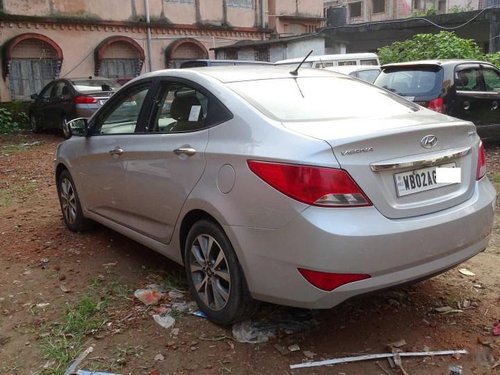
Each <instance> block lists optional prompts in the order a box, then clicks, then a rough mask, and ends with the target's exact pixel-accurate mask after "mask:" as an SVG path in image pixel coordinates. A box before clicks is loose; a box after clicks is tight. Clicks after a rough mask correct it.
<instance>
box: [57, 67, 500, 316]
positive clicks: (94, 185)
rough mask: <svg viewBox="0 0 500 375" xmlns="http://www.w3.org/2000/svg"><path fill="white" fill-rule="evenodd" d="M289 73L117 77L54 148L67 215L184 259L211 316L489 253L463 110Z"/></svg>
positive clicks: (76, 224)
mask: <svg viewBox="0 0 500 375" xmlns="http://www.w3.org/2000/svg"><path fill="white" fill-rule="evenodd" d="M294 73H296V72H292V73H290V68H289V67H265V66H259V67H253V66H252V67H248V66H246V67H243V66H240V67H221V68H218V67H210V68H196V69H184V70H164V71H157V72H154V73H149V74H146V75H144V76H141V77H138V78H136V79H134V80H133V81H131V82H129V83H128V84H127V85H125V86H124V87H123V88H122V89H120V90H119V91H118V92H117V93H116V94H115V95H113V97H111V98H110V99H109V100H108V101H107V102H106V103H105V104H104V106H103V107H102V108H101V109H99V110H98V112H96V114H95V115H94V116H93V117H92V118H91V119H90V120H88V121H87V120H85V119H77V120H73V121H72V122H71V123H70V124H69V126H70V128H71V131H72V132H73V136H72V137H71V138H70V139H68V140H66V141H64V142H63V143H61V144H60V145H59V146H58V148H57V155H56V181H57V189H58V194H59V199H60V203H61V209H62V213H63V217H64V221H65V223H66V225H67V227H68V228H69V229H70V230H72V231H82V230H84V229H85V228H86V227H87V225H88V223H89V220H92V221H97V222H99V223H101V224H103V225H105V226H107V227H109V228H112V229H114V230H115V231H117V232H120V233H122V234H124V235H126V236H128V237H130V238H132V239H134V240H136V241H137V242H140V243H142V244H144V245H146V246H148V247H150V248H152V249H154V250H156V251H158V252H160V253H162V254H164V255H165V256H167V257H169V258H171V259H173V260H175V261H176V262H178V263H181V264H184V266H185V270H186V275H187V281H188V284H189V286H190V290H191V292H192V295H193V297H194V299H195V300H196V302H197V303H198V305H199V307H200V309H201V310H202V311H204V312H205V313H206V314H207V315H208V317H209V318H210V319H211V320H212V321H214V322H216V323H220V324H228V323H231V322H235V321H237V320H240V319H243V318H244V317H246V316H247V314H248V312H249V311H251V310H252V308H251V307H252V306H254V303H253V301H254V300H261V301H267V302H272V303H277V304H283V305H291V306H296V307H303V308H321V309H324V308H331V307H333V306H335V305H337V304H339V303H341V302H342V301H344V300H346V299H348V298H350V297H353V296H355V295H358V294H362V293H366V292H370V291H374V290H378V289H381V288H387V287H391V286H395V285H399V284H402V283H406V282H410V281H416V280H420V279H423V278H426V277H431V276H432V275H435V274H438V273H440V272H443V271H445V270H447V269H449V268H451V267H453V266H455V265H457V264H459V263H461V262H463V261H465V260H466V259H468V258H470V257H472V256H474V255H475V254H477V253H478V252H480V251H482V250H483V249H485V247H486V246H487V244H488V240H489V235H490V231H491V228H492V220H493V212H494V209H493V208H494V207H493V206H494V201H495V190H494V189H493V187H492V185H491V184H490V182H489V181H488V179H487V177H486V176H485V173H486V167H485V155H484V149H483V146H482V144H481V142H480V139H479V137H478V136H477V134H476V128H475V127H474V125H473V124H472V123H470V122H466V121H462V120H457V119H455V118H452V117H448V116H444V115H441V114H438V113H436V112H433V111H430V110H427V109H425V108H422V107H420V106H418V105H416V104H414V103H411V102H409V101H407V100H405V99H403V98H401V97H399V96H397V95H394V94H392V93H390V92H388V91H386V90H383V89H380V88H377V87H375V86H372V85H370V84H367V83H365V82H362V81H360V80H358V79H355V78H351V77H349V76H346V75H342V74H338V73H333V72H328V71H325V70H322V69H300V70H299V71H298V73H297V75H294ZM332 88H334V90H332Z"/></svg>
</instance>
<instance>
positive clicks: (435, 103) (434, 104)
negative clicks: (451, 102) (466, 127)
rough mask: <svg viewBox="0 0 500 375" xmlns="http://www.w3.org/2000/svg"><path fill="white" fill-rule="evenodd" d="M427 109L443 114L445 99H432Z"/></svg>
mask: <svg viewBox="0 0 500 375" xmlns="http://www.w3.org/2000/svg"><path fill="white" fill-rule="evenodd" d="M427 108H429V109H431V110H433V111H436V112H439V113H443V112H444V107H443V98H436V99H432V100H431V101H430V102H429V103H427Z"/></svg>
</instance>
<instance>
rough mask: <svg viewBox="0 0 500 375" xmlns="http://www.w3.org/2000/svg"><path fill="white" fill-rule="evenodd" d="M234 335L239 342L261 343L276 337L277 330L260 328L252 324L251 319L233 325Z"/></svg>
mask: <svg viewBox="0 0 500 375" xmlns="http://www.w3.org/2000/svg"><path fill="white" fill-rule="evenodd" d="M233 337H234V338H235V339H236V341H238V342H245V343H249V344H260V343H263V342H267V341H269V339H270V338H273V337H275V332H274V330H266V329H263V328H260V329H259V328H257V327H255V326H253V325H252V321H251V320H246V321H244V322H241V323H236V324H234V325H233Z"/></svg>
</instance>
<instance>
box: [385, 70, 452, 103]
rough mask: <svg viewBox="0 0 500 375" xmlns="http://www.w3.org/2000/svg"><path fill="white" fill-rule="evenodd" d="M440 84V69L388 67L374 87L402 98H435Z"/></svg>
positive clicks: (441, 78)
mask: <svg viewBox="0 0 500 375" xmlns="http://www.w3.org/2000/svg"><path fill="white" fill-rule="evenodd" d="M442 82H443V69H442V68H440V67H430V66H429V67H427V66H422V67H389V68H386V69H384V70H382V73H380V75H379V76H378V77H377V79H376V80H375V85H377V86H379V87H383V88H384V89H387V90H389V91H392V92H395V93H396V94H398V95H402V96H411V97H436V96H438V94H439V92H440V91H441V84H442Z"/></svg>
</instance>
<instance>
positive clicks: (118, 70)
mask: <svg viewBox="0 0 500 375" xmlns="http://www.w3.org/2000/svg"><path fill="white" fill-rule="evenodd" d="M94 59H95V72H94V73H95V75H96V76H101V77H108V78H114V79H116V80H118V81H126V80H128V79H131V78H134V77H137V76H138V75H139V74H141V70H142V66H143V64H144V59H145V55H144V50H143V49H142V48H141V46H140V45H139V44H138V43H137V42H136V41H135V40H133V39H131V38H128V37H125V36H112V37H109V38H107V39H105V40H103V41H102V42H101V43H100V44H99V45H98V46H97V48H96V50H95V54H94Z"/></svg>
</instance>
